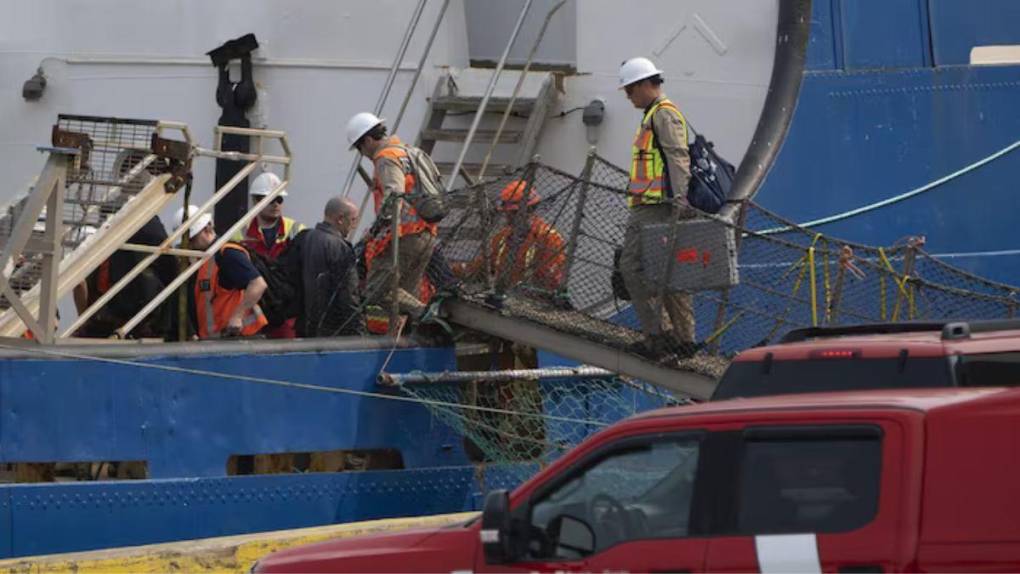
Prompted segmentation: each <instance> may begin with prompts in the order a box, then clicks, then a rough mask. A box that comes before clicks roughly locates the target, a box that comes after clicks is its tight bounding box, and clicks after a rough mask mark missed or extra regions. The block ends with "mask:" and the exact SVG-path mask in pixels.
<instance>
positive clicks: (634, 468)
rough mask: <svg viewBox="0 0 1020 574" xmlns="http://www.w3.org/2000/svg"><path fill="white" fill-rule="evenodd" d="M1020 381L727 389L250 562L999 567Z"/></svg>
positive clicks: (1018, 529)
mask: <svg viewBox="0 0 1020 574" xmlns="http://www.w3.org/2000/svg"><path fill="white" fill-rule="evenodd" d="M1018 484H1020V390H1013V389H1005V388H944V389H914V390H902V389H901V390H876V391H856V392H840V393H814V394H799V395H787V396H776V397H760V398H752V399H737V400H728V401H720V402H709V403H705V404H701V405H693V406H684V407H675V408H670V409H663V410H658V411H653V412H649V413H646V414H642V415H640V416H636V417H633V418H630V419H628V420H625V421H623V422H620V423H618V424H616V425H613V426H612V427H610V428H608V429H606V430H604V431H602V432H600V433H598V434H596V435H595V436H593V437H591V438H590V439H589V440H587V441H585V442H584V443H582V444H581V445H580V446H578V447H577V448H576V449H574V450H573V451H571V452H570V453H568V454H567V455H565V456H563V457H562V458H561V459H559V460H558V461H556V462H555V463H554V464H552V465H551V466H549V467H548V468H546V469H545V470H544V471H542V472H540V473H539V474H537V475H536V476H535V477H533V478H532V479H531V480H529V481H528V482H526V483H525V484H523V485H522V486H520V487H519V488H517V489H516V490H514V491H513V493H512V494H508V493H506V492H505V491H494V492H491V493H490V494H489V496H488V498H487V499H486V501H485V509H484V511H483V513H482V515H481V516H480V517H479V518H477V519H475V520H471V521H469V522H466V523H463V524H457V525H453V526H449V527H445V528H438V529H430V530H416V531H408V532H401V533H394V534H387V535H381V536H369V537H364V538H353V539H345V540H336V541H332V542H325V543H321V544H316V545H312V546H306V547H302V548H295V549H292V550H287V551H283V552H279V553H277V554H273V555H270V556H268V557H265V558H263V559H261V560H260V561H259V562H258V563H257V564H256V565H255V567H254V571H256V572H453V571H475V572H496V571H500V572H532V571H560V572H565V571H594V572H604V571H631V572H702V571H712V572H753V571H761V572H794V571H796V572H822V571H824V572H903V571H939V572H949V571H964V572H999V571H1001V572H1006V571H1016V570H1017V568H1018V567H1020V522H1018V518H1017V517H1018V516H1020V496H1017V488H1018V487H1017V485H1018Z"/></svg>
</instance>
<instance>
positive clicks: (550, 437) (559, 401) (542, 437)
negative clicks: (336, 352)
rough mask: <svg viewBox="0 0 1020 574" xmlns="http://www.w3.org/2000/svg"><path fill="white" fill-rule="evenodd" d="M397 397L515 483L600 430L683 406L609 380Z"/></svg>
mask: <svg viewBox="0 0 1020 574" xmlns="http://www.w3.org/2000/svg"><path fill="white" fill-rule="evenodd" d="M401 389H402V390H403V391H404V392H405V393H407V394H409V395H411V396H413V397H416V398H418V399H421V400H422V402H423V403H424V404H425V405H426V406H428V407H429V408H430V409H431V410H432V411H433V412H434V413H435V414H436V415H437V416H438V417H439V418H440V419H441V420H443V421H444V422H446V423H447V424H449V425H450V426H452V427H453V428H454V429H456V430H457V431H458V432H459V433H461V434H462V435H464V437H465V447H466V449H467V451H468V453H469V456H470V457H471V458H472V459H473V460H475V461H476V462H483V463H490V464H506V465H509V466H508V468H509V470H508V472H510V473H511V474H512V475H513V476H514V477H515V478H516V479H517V480H524V479H526V478H527V477H529V476H530V475H531V474H532V473H533V472H534V471H535V470H536V469H537V468H539V467H541V466H543V465H545V464H548V463H549V462H552V461H553V460H555V459H556V458H558V457H559V456H560V455H561V454H563V453H564V452H566V451H568V450H570V449H571V448H572V447H574V446H575V445H577V444H578V443H580V442H581V441H583V440H584V439H585V438H587V437H588V436H590V435H591V434H592V433H595V432H597V431H599V430H601V429H602V428H604V427H605V425H607V424H610V423H613V422H615V421H618V420H620V419H623V418H626V417H628V416H630V415H632V414H635V413H638V412H642V411H645V410H649V409H653V408H659V407H664V406H670V405H675V404H680V403H681V402H683V401H681V400H679V399H676V398H675V397H673V396H672V395H670V394H669V393H665V392H663V391H662V390H660V389H657V388H656V387H654V386H651V385H647V384H643V383H635V382H631V381H627V380H624V379H621V378H617V377H606V378H597V377H596V378H541V379H530V380H525V379H522V380H514V381H492V380H483V379H479V380H476V381H472V382H469V383H462V382H429V383H417V384H404V385H403V386H402V387H401ZM436 403H442V404H436ZM450 404H457V405H463V406H461V407H456V408H455V407H451V406H448V405H450Z"/></svg>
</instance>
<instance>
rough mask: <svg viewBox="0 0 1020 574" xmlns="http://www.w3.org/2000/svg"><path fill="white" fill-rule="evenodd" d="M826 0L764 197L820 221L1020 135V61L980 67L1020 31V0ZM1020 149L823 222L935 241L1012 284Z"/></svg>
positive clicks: (866, 239)
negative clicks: (981, 58) (984, 54)
mask: <svg viewBox="0 0 1020 574" xmlns="http://www.w3.org/2000/svg"><path fill="white" fill-rule="evenodd" d="M978 4H980V9H978V8H977V4H975V3H974V2H967V1H963V0H940V1H937V2H928V1H927V0H925V1H917V0H898V1H895V2H849V1H845V0H840V1H832V2H830V1H829V0H822V1H815V2H813V7H812V10H813V18H812V26H811V39H810V43H809V46H808V52H807V70H806V71H805V72H804V74H803V81H802V84H801V90H800V96H799V98H798V101H797V107H796V112H795V113H794V116H793V121H792V123H791V125H790V130H789V133H788V136H787V139H786V141H785V143H784V145H783V148H782V151H781V152H780V154H779V156H778V158H777V160H776V162H775V163H774V165H773V166H772V170H771V172H770V174H769V176H768V178H767V180H766V181H765V183H764V185H763V186H762V187H761V188H760V189H759V192H758V194H757V195H756V197H755V199H756V201H758V202H759V203H760V204H762V205H764V206H765V207H767V208H769V209H771V210H772V211H774V212H776V213H780V214H782V215H783V216H784V217H787V218H789V219H791V220H794V221H797V222H807V221H812V220H815V219H820V218H823V217H827V216H830V215H833V214H840V213H844V212H846V211H849V210H852V209H855V208H859V207H862V206H866V205H869V204H872V203H874V202H878V201H881V200H884V199H887V198H890V197H892V196H896V195H898V194H901V193H904V192H907V191H909V190H912V189H915V188H918V187H921V186H923V185H925V184H928V183H930V182H933V181H935V180H938V179H940V178H942V177H944V176H947V175H950V174H952V173H954V172H956V171H957V170H960V169H961V168H964V167H966V166H968V165H970V164H972V163H974V162H978V161H980V160H982V159H984V158H986V157H988V156H990V155H991V154H993V153H995V152H997V151H999V150H1002V149H1003V148H1006V147H1007V146H1009V145H1010V144H1013V143H1015V142H1017V141H1018V140H1020V113H1017V99H1018V97H1020V66H1016V65H1014V66H971V65H969V61H970V59H969V58H970V49H971V48H972V47H973V46H978V45H990V44H1020V27H1018V26H1017V25H1016V24H1017V22H1020V7H1018V6H1017V5H1016V4H1015V3H1013V2H1009V0H988V1H982V2H980V3H978ZM1018 174H1020V151H1016V152H1012V153H1010V154H1007V155H1004V156H1002V157H1001V158H999V159H996V160H995V161H992V162H990V163H988V164H987V165H984V166H982V167H980V168H978V169H976V170H974V171H972V172H970V173H967V174H965V175H962V176H960V177H958V178H955V179H953V180H951V181H948V182H947V183H945V184H944V185H940V186H938V187H936V188H934V189H932V190H931V191H928V192H926V193H924V194H921V195H917V196H915V197H912V198H910V199H907V200H905V201H902V202H899V203H896V204H893V205H890V206H887V207H881V208H879V209H876V210H874V211H870V212H868V213H864V214H861V215H858V216H855V217H850V218H848V219H844V220H841V221H839V222H834V223H831V224H828V225H823V226H819V228H818V229H819V231H823V232H825V233H826V234H828V235H831V236H835V237H840V238H844V239H846V240H850V241H855V242H859V243H864V244H869V245H889V244H891V243H892V242H894V241H897V240H900V239H902V238H903V237H904V236H907V235H923V236H925V237H926V239H927V245H926V250H927V251H929V252H931V253H935V254H943V255H945V256H946V260H947V261H948V262H950V263H951V264H953V265H956V266H959V267H963V268H965V269H967V270H969V271H971V272H974V273H976V274H978V275H981V276H984V277H987V278H989V279H994V280H998V281H1001V282H1005V283H1011V284H1012V283H1016V282H1017V279H1018V277H1020V241H1018V240H1017V238H1016V233H1015V227H1014V225H1015V223H1014V216H1013V212H1014V211H1015V210H1016V208H1017V207H1018V201H1017V197H1016V179H1017V176H1018Z"/></svg>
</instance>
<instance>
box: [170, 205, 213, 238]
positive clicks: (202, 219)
mask: <svg viewBox="0 0 1020 574" xmlns="http://www.w3.org/2000/svg"><path fill="white" fill-rule="evenodd" d="M197 212H198V207H196V206H194V205H189V206H188V217H191V216H193V215H194V214H195V213H197ZM174 220H175V221H176V222H177V227H180V226H181V224H183V223H184V208H183V207H182V208H180V209H178V210H177V214H176V215H174ZM212 222H213V218H212V216H211V215H209V214H208V213H203V214H202V215H199V216H198V218H196V219H194V220H193V222H192V224H191V228H190V229H189V230H188V238H189V239H190V238H192V237H194V236H196V235H198V234H199V232H200V231H202V230H203V229H205V228H206V227H207V226H209V224H211V223H212Z"/></svg>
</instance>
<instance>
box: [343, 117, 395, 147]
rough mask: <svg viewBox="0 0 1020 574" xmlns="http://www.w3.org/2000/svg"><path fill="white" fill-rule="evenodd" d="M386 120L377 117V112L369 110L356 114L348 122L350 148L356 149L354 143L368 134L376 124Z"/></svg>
mask: <svg viewBox="0 0 1020 574" xmlns="http://www.w3.org/2000/svg"><path fill="white" fill-rule="evenodd" d="M385 121H386V120H384V119H382V118H379V117H376V115H375V114H372V113H369V112H361V113H360V114H355V115H354V117H353V118H351V119H350V120H349V121H348V122H347V143H349V144H351V147H350V148H349V149H354V144H355V143H357V141H358V140H360V139H361V136H363V135H365V134H367V133H368V132H369V131H371V129H372V128H374V127H375V126H377V125H379V124H381V123H383V122H385Z"/></svg>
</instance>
